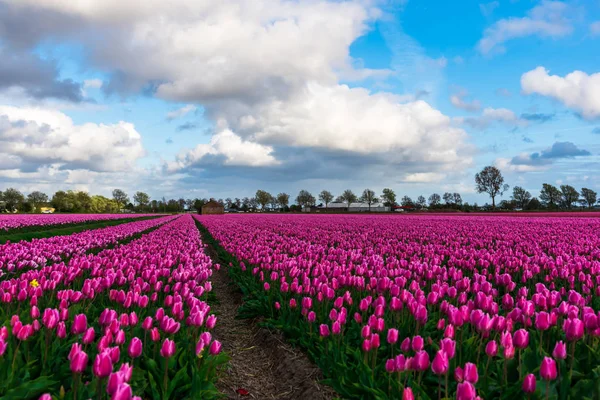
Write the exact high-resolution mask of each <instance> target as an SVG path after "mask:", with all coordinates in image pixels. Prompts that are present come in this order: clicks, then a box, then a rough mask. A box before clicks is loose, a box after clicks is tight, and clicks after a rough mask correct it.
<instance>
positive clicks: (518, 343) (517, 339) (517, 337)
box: [513, 329, 529, 349]
mask: <svg viewBox="0 0 600 400" xmlns="http://www.w3.org/2000/svg"><path fill="white" fill-rule="evenodd" d="M513 344H514V346H515V347H516V348H517V349H526V348H527V346H529V332H527V331H526V330H525V329H519V330H518V331H516V332H515V334H514V336H513Z"/></svg>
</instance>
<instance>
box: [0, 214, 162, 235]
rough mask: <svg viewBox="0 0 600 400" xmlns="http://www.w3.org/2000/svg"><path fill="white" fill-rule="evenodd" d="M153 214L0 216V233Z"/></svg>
mask: <svg viewBox="0 0 600 400" xmlns="http://www.w3.org/2000/svg"><path fill="white" fill-rule="evenodd" d="M152 215H153V214H132V215H124V214H37V215H36V214H18V215H10V214H0V232H2V231H10V230H13V229H23V228H30V227H34V226H35V227H41V226H44V227H48V226H62V225H72V224H80V223H84V222H98V221H108V220H115V219H123V218H125V217H126V218H144V217H149V216H152Z"/></svg>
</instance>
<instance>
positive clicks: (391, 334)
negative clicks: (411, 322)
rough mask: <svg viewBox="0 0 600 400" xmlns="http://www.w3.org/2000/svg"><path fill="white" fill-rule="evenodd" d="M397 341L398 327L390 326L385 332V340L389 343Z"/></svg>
mask: <svg viewBox="0 0 600 400" xmlns="http://www.w3.org/2000/svg"><path fill="white" fill-rule="evenodd" d="M397 341H398V329H395V328H390V329H388V332H387V342H388V343H389V344H395V343H396V342H397Z"/></svg>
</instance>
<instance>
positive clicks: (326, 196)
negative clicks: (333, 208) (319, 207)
mask: <svg viewBox="0 0 600 400" xmlns="http://www.w3.org/2000/svg"><path fill="white" fill-rule="evenodd" d="M319 200H321V201H322V202H323V203H325V208H327V207H329V203H331V201H332V200H333V195H332V194H331V192H329V191H327V190H323V191H321V193H319Z"/></svg>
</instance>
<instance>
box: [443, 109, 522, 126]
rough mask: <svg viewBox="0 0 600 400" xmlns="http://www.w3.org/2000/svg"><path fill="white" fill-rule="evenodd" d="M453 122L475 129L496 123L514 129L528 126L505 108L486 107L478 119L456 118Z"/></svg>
mask: <svg viewBox="0 0 600 400" xmlns="http://www.w3.org/2000/svg"><path fill="white" fill-rule="evenodd" d="M454 120H455V121H456V122H458V123H459V124H467V125H470V126H472V127H473V128H477V129H486V128H487V127H489V126H490V125H492V124H493V123H496V122H499V123H503V124H505V125H508V126H514V127H523V126H527V125H528V122H527V121H526V120H523V119H521V118H519V117H518V116H517V115H516V114H515V113H514V112H513V111H512V110H509V109H507V108H491V107H486V108H484V109H483V112H482V113H481V115H480V116H479V117H466V118H465V117H457V118H455V119H454Z"/></svg>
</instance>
